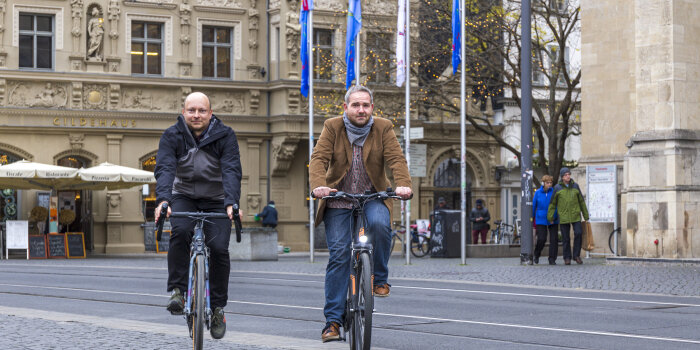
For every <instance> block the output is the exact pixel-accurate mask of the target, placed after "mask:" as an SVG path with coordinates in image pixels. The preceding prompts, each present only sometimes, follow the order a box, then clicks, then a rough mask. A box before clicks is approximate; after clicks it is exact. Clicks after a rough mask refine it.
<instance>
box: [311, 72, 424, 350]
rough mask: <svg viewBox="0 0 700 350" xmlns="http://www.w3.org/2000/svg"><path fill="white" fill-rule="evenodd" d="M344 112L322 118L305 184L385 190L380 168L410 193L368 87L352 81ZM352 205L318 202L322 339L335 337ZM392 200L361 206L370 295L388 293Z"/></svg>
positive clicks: (326, 189) (319, 193)
mask: <svg viewBox="0 0 700 350" xmlns="http://www.w3.org/2000/svg"><path fill="white" fill-rule="evenodd" d="M343 109H344V110H345V113H344V115H343V117H336V118H331V119H328V120H326V122H325V123H324V125H323V131H322V132H321V137H320V138H319V139H318V143H317V144H316V147H314V152H313V154H312V155H311V163H310V165H309V183H310V185H311V188H312V189H313V194H314V197H316V198H321V197H324V196H327V195H328V194H329V193H330V192H335V191H343V192H347V193H364V192H365V191H372V192H376V191H384V190H385V189H386V188H387V187H391V183H390V182H389V179H388V178H387V176H386V173H385V171H384V168H385V165H388V166H389V168H391V171H392V173H393V175H394V180H395V181H396V186H397V187H396V194H397V195H398V196H401V197H402V198H404V199H408V198H410V196H411V176H410V175H409V172H408V167H407V166H406V158H404V156H403V153H402V151H401V146H400V145H399V142H398V140H397V139H396V134H394V129H393V125H392V123H391V122H390V121H389V120H386V119H383V118H373V117H372V110H373V109H374V100H373V97H372V91H370V90H369V89H368V88H366V87H364V86H359V85H357V86H352V87H350V89H348V91H347V93H346V94H345V103H343ZM351 208H352V205H351V203H349V202H346V201H343V200H333V201H325V200H322V201H321V202H320V204H319V210H318V214H317V215H316V225H318V224H320V223H321V221H324V222H325V224H326V242H327V243H328V250H329V252H330V257H329V259H328V266H327V267H326V285H325V294H326V304H325V307H324V309H323V313H324V315H325V317H326V326H325V327H324V328H323V331H322V332H321V339H322V340H323V341H324V342H327V341H331V340H338V339H340V330H339V328H340V325H341V324H342V315H343V311H344V310H345V297H346V291H347V290H348V281H349V279H350V277H349V276H350V244H351V235H352V232H350V229H351V227H352V210H351ZM390 208H391V203H390V201H386V202H381V201H372V202H369V203H367V204H366V205H365V208H364V213H365V215H366V217H367V225H368V229H369V231H370V232H372V235H373V239H374V242H373V247H374V295H375V296H378V297H387V296H389V287H390V286H389V284H388V283H387V278H388V275H389V270H388V267H387V265H388V263H389V256H390V254H391V251H390V250H391V226H390V220H391V211H390Z"/></svg>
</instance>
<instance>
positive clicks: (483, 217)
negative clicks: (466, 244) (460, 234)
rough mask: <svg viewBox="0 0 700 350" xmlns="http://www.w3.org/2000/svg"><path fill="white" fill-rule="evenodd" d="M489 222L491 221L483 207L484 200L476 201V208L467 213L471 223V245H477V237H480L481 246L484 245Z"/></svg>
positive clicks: (489, 215) (487, 211)
mask: <svg viewBox="0 0 700 350" xmlns="http://www.w3.org/2000/svg"><path fill="white" fill-rule="evenodd" d="M489 220H491V214H490V213H489V210H488V209H486V208H485V207H484V200H483V199H477V200H476V208H473V209H472V210H471V212H469V221H471V222H472V244H479V236H481V244H486V234H487V233H488V232H489Z"/></svg>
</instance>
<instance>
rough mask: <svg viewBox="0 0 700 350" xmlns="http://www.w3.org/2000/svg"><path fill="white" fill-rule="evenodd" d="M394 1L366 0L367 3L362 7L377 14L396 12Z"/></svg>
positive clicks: (365, 10) (364, 10)
mask: <svg viewBox="0 0 700 350" xmlns="http://www.w3.org/2000/svg"><path fill="white" fill-rule="evenodd" d="M396 6H397V4H396V2H387V1H382V0H374V1H367V4H366V5H365V6H364V8H363V9H362V11H363V12H366V13H376V14H379V15H390V14H393V13H396V12H397V11H398V9H397V8H396Z"/></svg>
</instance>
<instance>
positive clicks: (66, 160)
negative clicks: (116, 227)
mask: <svg viewBox="0 0 700 350" xmlns="http://www.w3.org/2000/svg"><path fill="white" fill-rule="evenodd" d="M56 164H57V165H60V166H65V167H70V168H76V169H80V168H88V167H90V166H91V165H92V164H91V162H90V160H88V159H87V158H84V157H81V156H76V155H69V156H65V157H62V158H59V159H58V160H57V161H56ZM58 210H59V223H60V222H61V217H62V215H61V212H62V211H64V210H65V211H70V212H72V213H73V214H74V215H75V220H73V222H71V223H69V224H65V223H63V224H62V227H61V232H83V235H84V236H85V248H86V249H87V250H89V251H92V250H93V249H94V239H93V230H92V225H93V217H92V191H89V190H83V191H75V190H74V191H58ZM64 217H65V215H64Z"/></svg>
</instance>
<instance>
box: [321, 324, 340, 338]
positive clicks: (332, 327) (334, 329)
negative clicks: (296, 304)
mask: <svg viewBox="0 0 700 350" xmlns="http://www.w3.org/2000/svg"><path fill="white" fill-rule="evenodd" d="M321 340H323V342H324V343H325V342H329V341H333V340H340V324H338V322H331V323H329V324H328V325H327V326H326V328H324V329H323V332H322V333H321Z"/></svg>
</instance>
